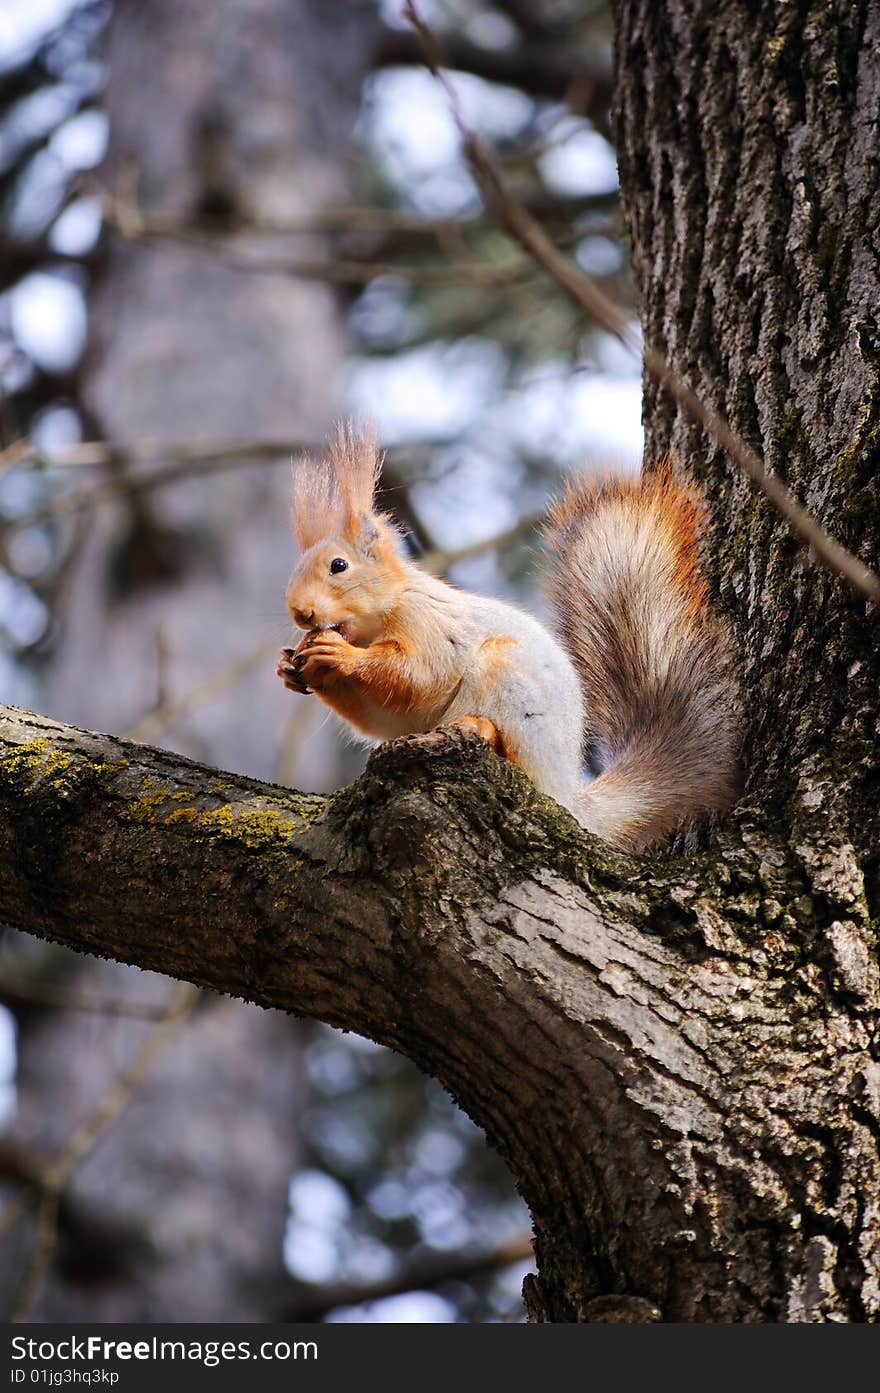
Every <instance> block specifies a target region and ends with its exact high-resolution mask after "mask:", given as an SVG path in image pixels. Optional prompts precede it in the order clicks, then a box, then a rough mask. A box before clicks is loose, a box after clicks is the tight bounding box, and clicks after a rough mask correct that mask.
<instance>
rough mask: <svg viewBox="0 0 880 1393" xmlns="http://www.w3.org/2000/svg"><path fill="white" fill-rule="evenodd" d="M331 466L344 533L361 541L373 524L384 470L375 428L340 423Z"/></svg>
mask: <svg viewBox="0 0 880 1393" xmlns="http://www.w3.org/2000/svg"><path fill="white" fill-rule="evenodd" d="M330 465H331V467H332V470H333V474H334V476H335V478H336V487H337V489H338V491H339V498H340V502H341V506H342V510H343V526H342V531H343V534H344V535H345V536H346V537H350V538H351V540H352V541H357V540H359V539H360V538H361V534H362V533H363V531H364V529H365V527H369V525H370V520H371V515H372V512H373V495H374V494H375V492H376V486H377V484H378V482H379V475H380V473H381V471H382V456H381V454H380V453H379V440H378V436H377V434H376V431H375V428H374V427H373V426H361V427H356V426H354V425H353V424H352V423H351V421H346V422H340V423H339V425H338V426H337V428H336V435H335V436H334V438H333V440H332V441H331V443H330Z"/></svg>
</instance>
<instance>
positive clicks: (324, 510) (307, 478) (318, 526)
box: [291, 455, 343, 551]
mask: <svg viewBox="0 0 880 1393" xmlns="http://www.w3.org/2000/svg"><path fill="white" fill-rule="evenodd" d="M342 513H343V510H342V501H341V499H340V496H339V491H338V489H337V487H336V479H335V477H334V474H333V470H332V469H331V468H330V465H329V464H328V463H327V462H326V461H325V460H316V459H312V458H311V457H310V456H309V455H303V456H302V458H301V459H298V460H294V463H293V503H292V509H291V516H292V520H293V530H294V532H295V533H296V540H297V541H298V542H299V546H300V550H301V551H308V549H309V547H313V546H314V545H315V543H316V542H320V541H323V539H324V538H325V537H332V536H334V535H338V534H339V532H340V531H341V530H342V529H341V524H342Z"/></svg>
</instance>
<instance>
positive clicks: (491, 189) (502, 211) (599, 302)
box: [404, 0, 880, 603]
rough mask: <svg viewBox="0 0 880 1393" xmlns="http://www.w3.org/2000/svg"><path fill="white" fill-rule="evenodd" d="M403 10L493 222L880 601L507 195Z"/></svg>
mask: <svg viewBox="0 0 880 1393" xmlns="http://www.w3.org/2000/svg"><path fill="white" fill-rule="evenodd" d="M404 13H405V15H406V17H407V18H408V19H409V22H410V23H411V24H412V25H413V27H414V29H415V30H416V31H417V33H418V35H419V36H420V38H421V40H422V43H423V46H424V51H425V55H426V62H427V65H428V67H429V68H430V70H431V72H432V73H433V74H434V76H435V77H436V78H437V80H438V82H439V83H440V84H441V85H442V86H443V88H444V90H445V92H446V95H447V97H448V100H449V102H450V106H451V110H452V113H453V116H454V119H455V122H456V125H457V127H458V131H459V134H460V136H461V140H462V144H463V148H464V152H465V155H466V157H467V160H468V163H469V165H470V167H471V170H472V171H473V174H474V178H475V179H476V180H477V183H478V184H479V186H480V188H481V189H482V190H483V193H484V194H485V196H486V199H487V201H488V203H489V205H490V206H491V207H492V208H494V210H495V213H496V215H497V217H498V220H499V222H500V223H501V224H502V225H503V226H504V227H506V228H507V231H508V232H509V233H510V235H511V236H512V237H513V238H514V240H515V241H517V242H518V243H519V244H520V246H521V247H522V248H523V250H524V251H526V252H527V253H528V254H529V255H530V256H531V257H532V258H533V259H534V261H535V262H536V263H537V264H538V265H540V266H542V267H543V268H544V270H545V271H546V272H547V273H548V274H549V275H550V276H551V277H552V279H553V280H554V281H555V282H556V284H557V285H558V286H559V287H560V289H562V290H563V291H564V292H565V294H566V295H567V296H568V298H569V299H570V300H572V301H573V303H574V304H575V305H577V306H578V307H579V308H580V309H582V310H583V311H584V312H585V313H586V314H588V315H589V316H591V318H593V319H594V320H596V321H597V322H598V323H599V324H601V325H602V327H603V328H605V329H607V330H608V332H609V333H610V334H613V335H614V337H615V338H617V339H618V340H619V341H620V342H621V343H622V344H623V345H624V346H625V347H626V348H628V349H629V350H630V352H632V353H633V354H634V355H635V356H636V357H641V359H642V360H643V362H644V365H645V367H646V368H647V370H648V372H650V373H651V375H652V376H653V377H654V378H655V379H656V381H657V382H659V384H660V385H661V386H662V387H664V388H665V389H666V390H667V391H668V392H669V394H670V395H671V396H672V397H673V399H674V400H675V402H676V403H677V404H678V406H679V407H680V408H681V410H682V412H683V413H684V414H685V415H686V416H688V417H689V418H690V419H691V420H693V421H696V422H697V423H698V424H699V425H701V426H702V427H703V429H704V430H705V431H706V433H707V435H709V436H710V438H711V439H713V440H714V441H715V442H716V444H718V445H720V446H721V448H722V449H723V450H725V451H726V452H727V454H728V455H729V456H730V458H731V459H732V460H733V461H734V462H735V463H736V464H738V465H739V467H740V469H741V470H742V471H743V473H744V474H746V475H747V477H748V478H750V479H751V480H752V482H753V483H755V484H757V486H758V488H760V489H761V490H762V492H763V493H764V494H765V495H766V497H767V498H769V500H770V501H771V503H773V505H774V507H775V508H776V509H777V511H778V512H779V513H780V514H781V516H782V517H783V518H785V520H786V522H787V523H788V525H789V527H790V528H791V530H792V532H794V533H795V535H796V536H798V537H800V539H801V540H802V541H803V542H806V544H807V545H808V546H809V547H811V548H812V550H813V552H814V554H815V556H816V557H817V558H818V560H820V561H821V562H822V563H823V564H824V565H825V566H826V567H827V568H828V569H829V570H830V571H834V572H835V573H836V574H837V575H840V576H842V577H844V579H845V580H847V581H849V583H850V584H851V585H852V586H854V587H855V589H857V590H860V591H861V592H862V594H863V595H866V596H867V598H868V599H869V600H872V601H874V602H875V603H877V602H880V576H878V575H877V574H876V572H874V571H872V570H871V569H870V567H868V566H866V565H865V564H864V563H863V562H862V561H860V560H859V558H858V557H857V556H854V555H853V554H852V552H850V551H848V550H847V549H846V547H844V546H842V545H841V544H840V543H839V542H837V541H835V540H834V538H833V537H831V536H829V534H828V533H827V532H826V531H825V529H824V528H823V527H822V526H821V524H820V523H819V522H817V521H816V519H815V518H813V517H812V516H811V515H810V514H809V513H808V512H807V510H806V509H805V508H804V507H803V506H802V505H801V504H800V503H798V501H797V499H796V498H795V497H794V495H793V494H792V493H790V492H789V490H788V489H787V488H786V487H785V485H784V484H783V483H782V482H781V481H780V480H779V479H778V478H777V477H776V476H775V475H773V474H770V473H768V472H767V470H766V469H765V468H764V465H763V463H762V462H761V460H760V459H759V458H758V456H757V454H755V452H754V450H751V449H750V448H749V447H748V446H747V445H746V444H745V443H744V442H743V441H742V440H740V439H739V438H738V436H736V435H735V434H734V432H733V431H732V430H731V428H730V426H729V425H728V424H727V422H726V421H725V420H724V418H723V417H722V416H721V415H719V413H718V412H717V411H715V410H714V408H712V407H710V406H707V405H706V403H705V402H703V401H702V400H701V398H700V397H698V396H697V394H696V392H694V391H693V389H692V388H690V387H689V386H688V385H687V383H686V382H684V380H683V379H682V378H681V377H679V375H678V373H677V372H676V371H675V369H674V368H673V367H671V366H670V364H669V363H668V362H667V360H666V359H665V358H664V356H663V354H662V353H660V352H659V351H658V350H657V349H656V348H654V347H652V346H651V345H650V344H644V345H642V343H641V340H640V338H639V336H638V335H637V334H636V333H635V332H634V331H633V328H632V326H631V324H630V322H629V320H628V318H627V316H626V314H625V313H624V311H623V310H621V309H620V308H619V307H618V306H617V305H616V304H614V302H613V301H612V300H609V299H608V297H607V295H605V294H603V292H602V291H601V290H600V289H599V287H598V285H597V284H596V282H595V281H594V280H593V279H592V278H591V277H590V276H588V275H587V274H586V272H584V271H582V270H581V268H580V267H579V266H578V265H576V263H575V262H573V261H572V260H571V259H570V258H569V257H567V256H565V255H564V254H563V253H562V252H560V251H559V250H558V248H557V247H556V246H554V244H553V242H552V241H551V240H550V238H549V237H548V236H547V234H546V233H545V232H544V229H543V228H542V227H541V226H540V225H539V224H538V223H537V222H536V221H535V219H534V218H533V217H532V216H531V215H530V214H529V213H528V212H527V211H526V210H525V208H523V207H522V205H521V204H519V203H517V202H516V200H515V199H514V198H513V197H512V196H511V194H510V192H509V191H508V189H507V188H506V187H505V185H504V182H503V180H502V177H501V175H500V173H499V171H498V168H497V166H496V164H495V162H494V160H493V159H492V156H491V155H490V153H489V151H488V149H487V148H486V146H485V145H484V143H483V141H482V140H481V139H480V138H479V136H478V135H476V133H475V132H474V131H473V130H472V129H471V128H470V127H469V126H468V125H467V123H466V121H465V119H464V116H463V113H462V110H461V104H460V103H459V100H458V96H457V93H456V91H455V88H454V87H453V85H452V84H451V82H449V80H448V78H447V77H446V75H445V73H444V72H443V67H444V57H443V53H442V51H441V49H440V47H439V44H438V41H437V39H436V37H435V35H434V33H433V32H432V30H431V29H430V28H429V27H428V25H427V24H426V23H425V22H424V20H423V19H422V18H421V16H420V15H419V14H418V11H417V10H416V7H415V5H414V3H413V0H407V3H406V4H405V6H404Z"/></svg>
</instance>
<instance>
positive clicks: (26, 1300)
mask: <svg viewBox="0 0 880 1393" xmlns="http://www.w3.org/2000/svg"><path fill="white" fill-rule="evenodd" d="M199 996H200V991H199V988H198V987H195V986H192V985H190V984H189V983H187V984H186V985H185V986H183V987H181V989H180V990H179V991H178V992H177V993H176V994H175V996H174V999H173V1001H172V1002H171V1005H170V1006H169V1007H168V1008H167V1010H166V1011H165V1014H164V1015H163V1017H162V1019H161V1020H160V1021H159V1023H158V1024H157V1025H156V1026H155V1027H154V1029H153V1030H152V1031H151V1032H150V1034H149V1035H148V1037H147V1039H146V1040H145V1041H144V1043H143V1045H142V1046H141V1048H140V1049H139V1050H138V1052H137V1054H136V1055H135V1057H134V1059H133V1060H132V1062H131V1063H130V1064H129V1065H128V1066H127V1067H126V1068H125V1069H123V1070H122V1071H121V1072H120V1073H119V1075H118V1076H117V1078H116V1079H115V1080H114V1082H113V1084H112V1085H111V1087H110V1088H109V1089H108V1090H107V1092H106V1093H105V1095H104V1097H103V1098H102V1099H101V1102H100V1103H99V1104H98V1106H97V1107H96V1108H95V1110H94V1111H93V1112H92V1113H91V1114H90V1115H89V1116H88V1117H87V1118H86V1119H85V1120H84V1121H83V1122H81V1123H80V1125H79V1126H78V1127H77V1128H75V1129H74V1131H73V1133H72V1134H71V1136H70V1138H69V1140H68V1142H67V1145H66V1146H65V1148H64V1150H63V1152H62V1153H61V1155H60V1156H59V1157H58V1159H57V1161H55V1162H54V1163H53V1164H52V1165H50V1166H48V1167H47V1168H46V1170H45V1171H44V1173H43V1178H42V1193H41V1196H40V1208H39V1214H38V1219H37V1235H36V1240H35V1245H34V1253H33V1256H32V1259H31V1264H30V1267H29V1269H28V1271H27V1272H26V1273H25V1275H24V1277H23V1279H22V1282H21V1286H20V1288H19V1291H18V1295H17V1297H16V1302H15V1309H14V1311H13V1315H12V1319H13V1320H14V1321H25V1320H27V1319H28V1318H29V1316H30V1313H31V1311H32V1310H33V1307H34V1303H35V1302H36V1300H37V1298H38V1296H39V1294H40V1290H41V1288H42V1286H43V1283H44V1281H45V1279H46V1276H47V1274H48V1272H49V1269H50V1267H51V1265H52V1259H53V1257H54V1253H55V1246H56V1243H57V1238H58V1209H59V1205H60V1202H61V1197H62V1194H63V1191H64V1187H65V1186H66V1185H67V1182H68V1181H69V1179H70V1177H71V1175H72V1174H73V1171H74V1170H75V1169H76V1167H77V1166H78V1165H79V1164H80V1162H81V1161H83V1160H84V1159H85V1157H86V1156H87V1155H88V1154H89V1152H91V1151H92V1150H93V1149H94V1147H95V1146H96V1145H97V1144H98V1142H99V1141H100V1139H101V1137H102V1136H103V1135H104V1133H105V1132H106V1131H107V1128H108V1127H109V1126H110V1125H111V1124H112V1123H113V1122H114V1121H115V1120H116V1118H117V1117H118V1116H119V1114H120V1113H121V1112H122V1110H123V1108H124V1107H125V1106H126V1104H127V1103H128V1102H129V1101H130V1099H131V1097H132V1095H133V1094H134V1093H135V1092H136V1090H137V1089H138V1088H139V1087H140V1085H141V1084H142V1083H143V1082H144V1080H145V1078H146V1077H147V1075H148V1073H149V1072H150V1069H151V1068H152V1067H153V1064H154V1063H155V1062H156V1060H157V1058H158V1057H159V1055H160V1054H161V1052H162V1050H164V1049H165V1047H166V1046H167V1045H168V1044H169V1043H170V1041H171V1040H172V1038H173V1036H174V1035H175V1034H176V1032H177V1030H178V1028H179V1027H180V1025H181V1024H182V1023H183V1021H184V1020H185V1019H186V1018H187V1016H188V1015H189V1014H190V1012H191V1011H192V1009H193V1007H194V1006H195V1004H196V1002H197V1001H198V999H199Z"/></svg>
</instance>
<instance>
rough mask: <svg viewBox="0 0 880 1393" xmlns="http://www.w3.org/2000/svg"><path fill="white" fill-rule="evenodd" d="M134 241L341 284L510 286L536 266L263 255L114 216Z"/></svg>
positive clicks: (239, 267)
mask: <svg viewBox="0 0 880 1393" xmlns="http://www.w3.org/2000/svg"><path fill="white" fill-rule="evenodd" d="M109 221H112V222H113V225H114V226H115V227H116V228H117V230H118V231H119V232H121V233H122V235H123V236H124V237H126V238H127V239H128V240H130V241H140V242H174V244H175V245H176V246H179V247H181V248H183V249H184V250H186V251H192V252H196V253H199V254H201V255H205V256H209V257H210V258H211V260H212V261H215V262H217V263H218V264H219V265H221V266H227V267H229V268H230V269H232V270H235V271H244V272H247V273H248V274H251V275H257V276H289V277H292V278H294V279H297V280H309V281H327V282H329V283H330V284H336V285H369V284H371V282H372V281H375V280H379V279H380V278H381V277H383V276H393V277H396V278H398V279H403V280H408V281H414V282H417V283H420V284H423V285H461V284H465V285H476V286H485V287H488V288H489V289H496V288H498V287H503V286H509V285H513V284H516V283H517V282H518V281H521V280H523V279H528V278H529V277H530V276H531V275H533V274H534V267H533V265H532V262H531V261H530V260H529V258H528V257H517V258H516V260H511V261H510V262H509V263H508V264H507V265H501V266H499V265H496V264H495V263H494V262H491V261H458V262H442V263H440V264H439V265H430V264H424V265H423V264H418V265H404V264H402V263H400V262H395V261H391V262H382V261H352V260H336V259H331V258H329V257H318V258H316V259H314V260H309V259H306V258H300V259H297V260H295V261H292V260H289V259H285V258H277V259H274V258H272V259H270V258H260V259H259V260H258V259H257V258H256V257H255V256H254V255H253V254H252V253H251V252H248V251H245V250H243V249H241V248H239V247H236V246H234V245H233V244H231V243H229V242H228V241H224V240H222V239H220V238H218V237H217V236H210V235H207V234H205V233H203V232H199V231H192V230H190V228H189V227H187V226H186V225H183V224H181V225H177V226H173V225H172V226H169V225H167V224H159V225H158V226H154V225H153V224H152V223H151V222H148V221H146V220H142V219H138V220H137V221H134V220H133V221H131V222H127V221H126V222H122V221H120V220H119V218H118V217H117V218H116V219H115V220H114V219H109Z"/></svg>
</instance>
